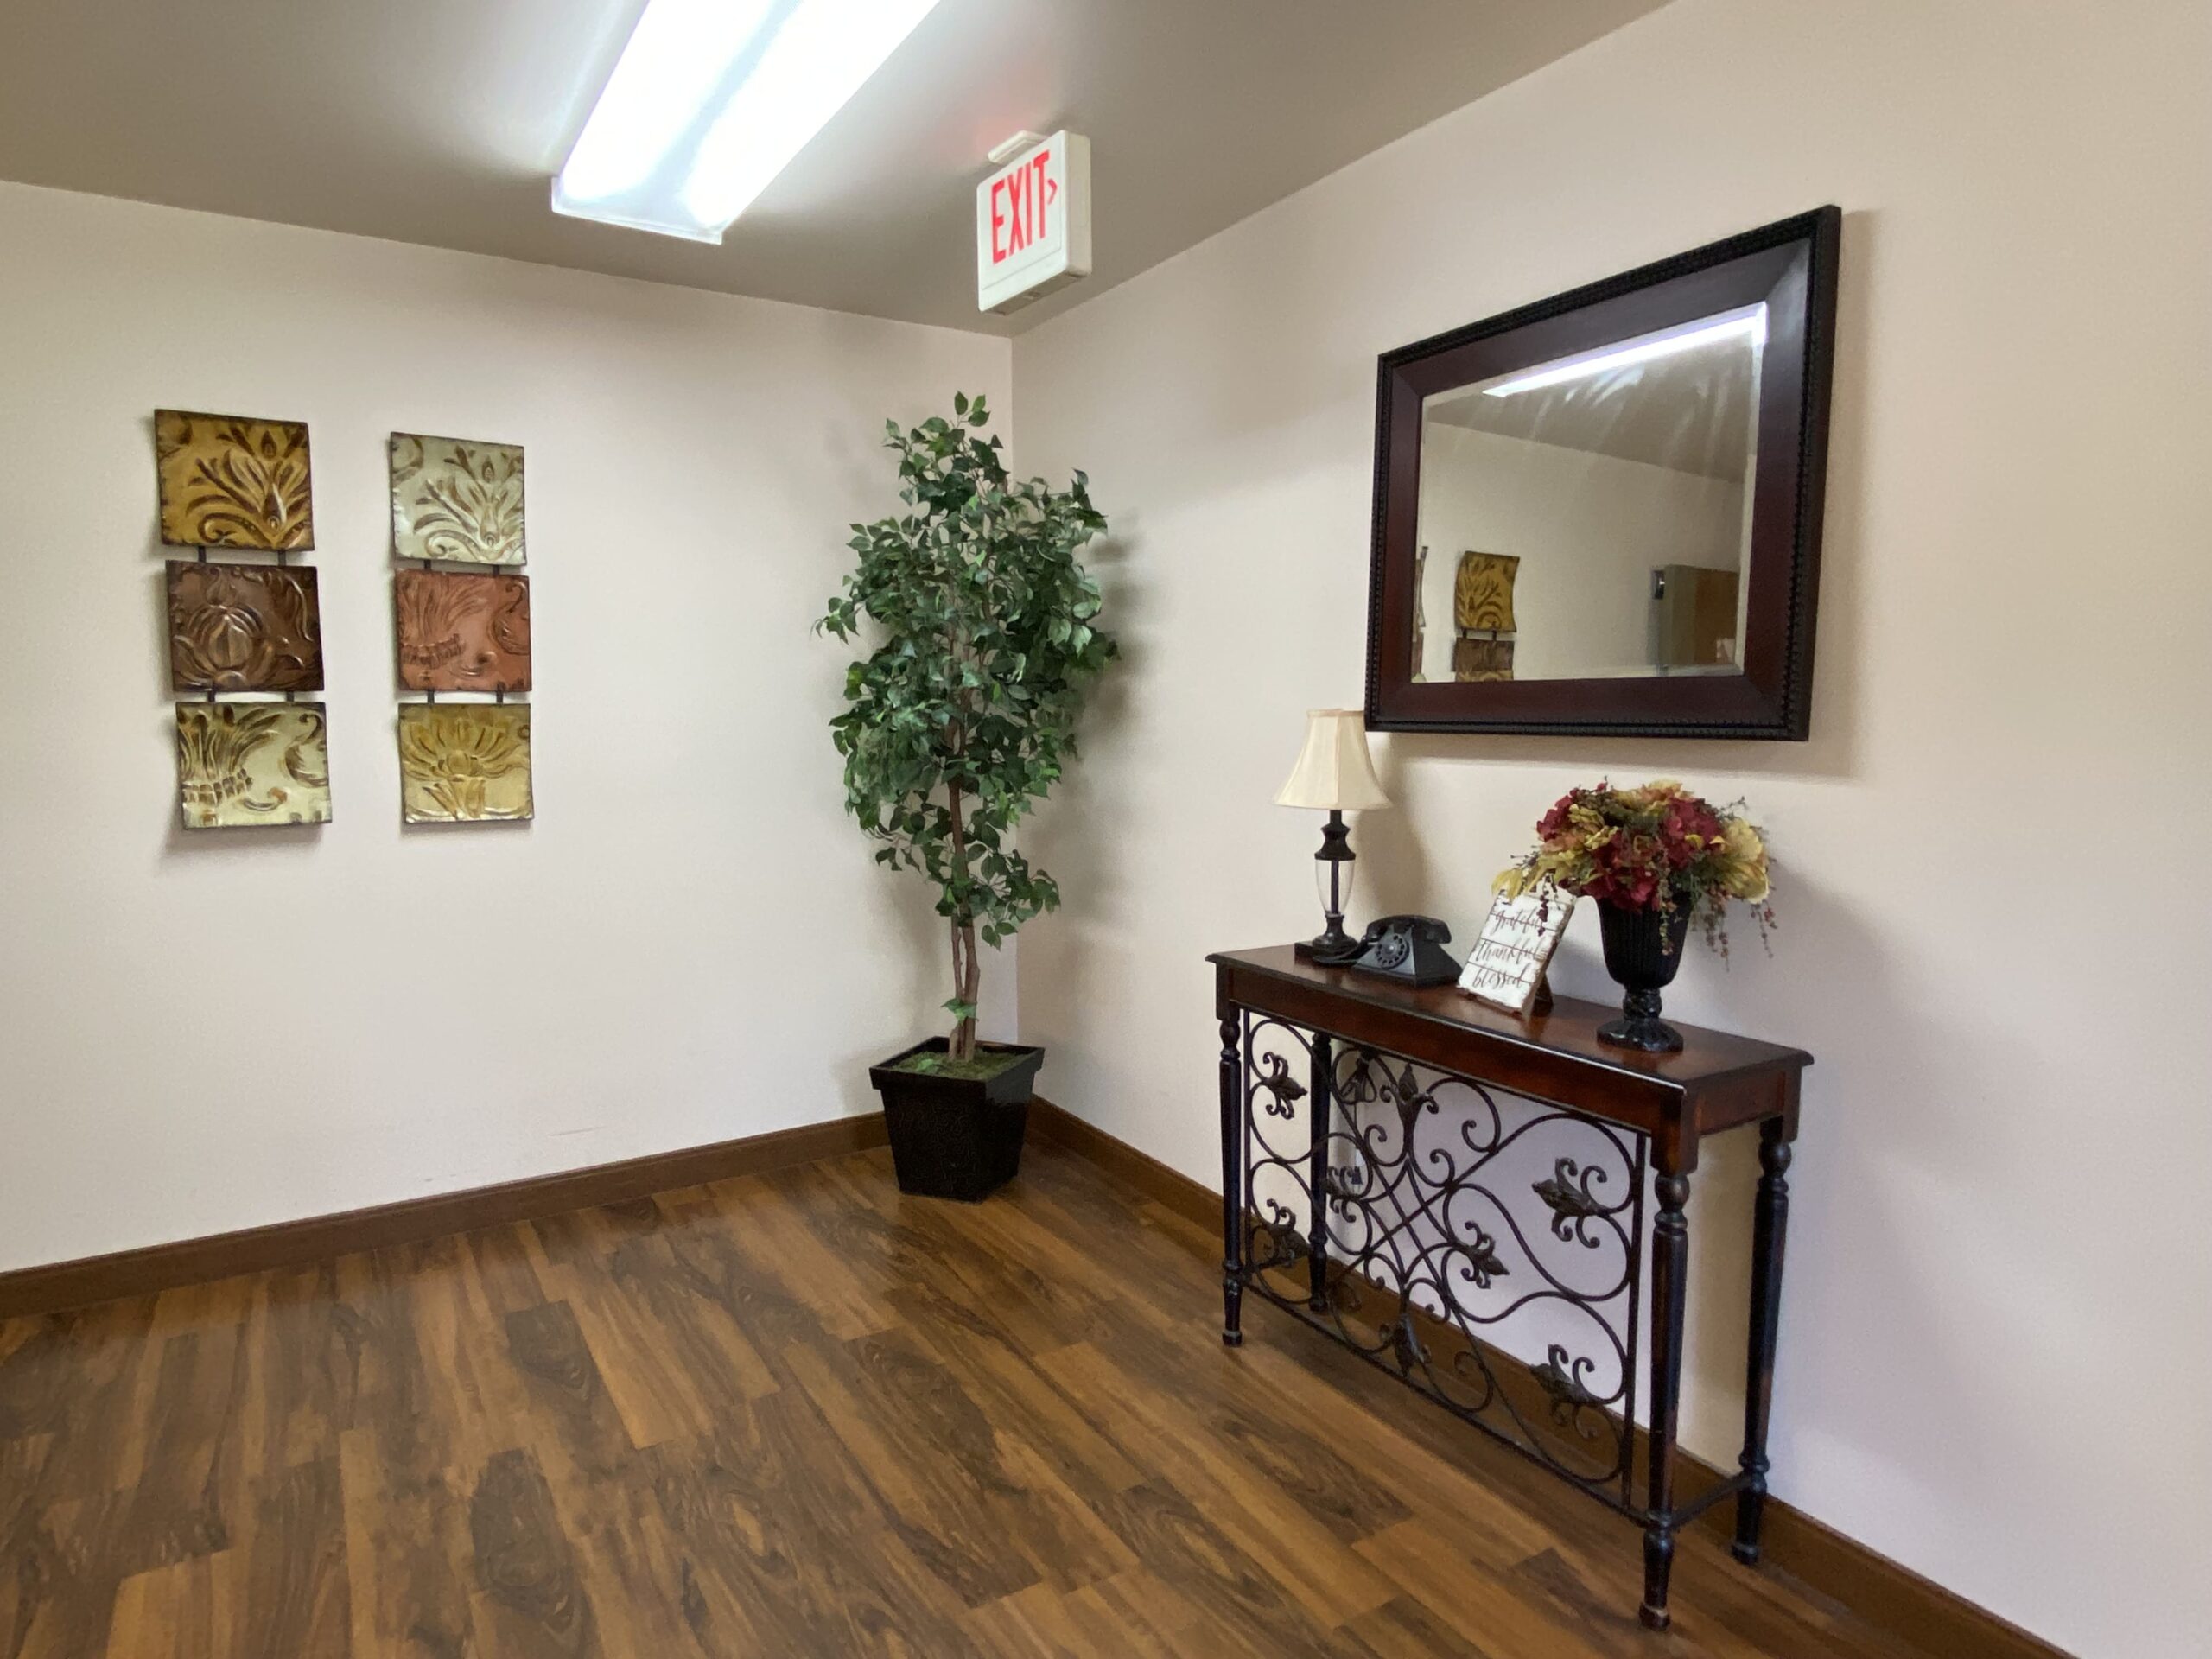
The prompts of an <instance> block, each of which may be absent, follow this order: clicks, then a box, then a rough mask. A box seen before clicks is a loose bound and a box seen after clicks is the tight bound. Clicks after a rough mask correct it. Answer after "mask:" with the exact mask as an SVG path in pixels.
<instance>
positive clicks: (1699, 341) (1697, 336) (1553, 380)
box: [1483, 303, 1766, 397]
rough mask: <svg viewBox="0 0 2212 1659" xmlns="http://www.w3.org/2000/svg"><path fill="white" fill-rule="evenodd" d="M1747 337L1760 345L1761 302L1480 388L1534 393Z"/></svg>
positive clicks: (1500, 393) (1496, 393) (1491, 393)
mask: <svg viewBox="0 0 2212 1659" xmlns="http://www.w3.org/2000/svg"><path fill="white" fill-rule="evenodd" d="M1739 335H1740V336H1743V337H1745V338H1748V339H1749V340H1751V344H1752V346H1755V347H1756V346H1764V345H1765V344H1766V307H1765V305H1764V303H1762V304H1758V305H1754V306H1751V307H1748V308H1745V309H1744V310H1741V311H1732V312H1729V313H1728V314H1726V315H1724V316H1719V317H1700V318H1699V319H1698V320H1697V321H1695V322H1686V323H1682V324H1680V325H1678V326H1677V327H1673V328H1662V329H1661V330H1659V331H1658V332H1657V333H1656V334H1643V335H1639V336H1638V337H1637V339H1635V340H1628V341H1626V342H1624V344H1622V345H1618V346H1604V347H1601V348H1600V349H1599V350H1597V351H1594V352H1584V353H1581V354H1580V356H1577V357H1563V358H1560V359H1559V360H1558V361H1557V362H1556V363H1545V364H1541V365H1538V366H1537V367H1535V368H1533V369H1529V370H1527V371H1525V372H1522V373H1520V374H1516V375H1515V376H1514V377H1513V378H1511V379H1510V380H1501V381H1499V382H1498V383H1497V385H1494V386H1484V388H1483V395H1484V397H1511V396H1512V395H1513V394H1514V393H1515V392H1516V391H1535V390H1537V389H1538V388H1539V387H1541V386H1555V385H1559V384H1560V382H1561V381H1564V380H1580V379H1581V378H1584V377H1585V376H1586V375H1592V374H1605V373H1609V372H1611V371H1612V370H1614V369H1624V368H1627V367H1628V366H1629V365H1630V364H1634V363H1649V362H1650V361H1651V360H1652V359H1655V358H1661V357H1672V356H1674V355H1675V353H1677V352H1688V351H1694V350H1696V349H1697V347H1699V346H1711V345H1713V344H1715V343H1717V342H1718V341H1720V340H1730V339H1733V338H1736V337H1738V336H1739Z"/></svg>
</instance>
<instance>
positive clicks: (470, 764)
mask: <svg viewBox="0 0 2212 1659" xmlns="http://www.w3.org/2000/svg"><path fill="white" fill-rule="evenodd" d="M534 810H536V808H535V804H534V803H533V802H532V800H531V779H530V705H529V704H528V703H522V702H509V703H492V702H403V703H402V704H400V705H399V812H400V817H402V818H404V820H405V821H406V822H407V823H485V822H490V821H493V820H499V819H515V818H527V817H531V814H532V813H533V811H534Z"/></svg>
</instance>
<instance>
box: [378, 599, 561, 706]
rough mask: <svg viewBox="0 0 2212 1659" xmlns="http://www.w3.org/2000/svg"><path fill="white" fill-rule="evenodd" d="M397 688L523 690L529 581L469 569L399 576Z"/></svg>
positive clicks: (527, 664)
mask: <svg viewBox="0 0 2212 1659" xmlns="http://www.w3.org/2000/svg"><path fill="white" fill-rule="evenodd" d="M392 600H393V608H394V610H395V611H396V612H397V614H398V619H399V683H400V684H402V685H404V686H405V687H406V688H407V689H408V690H410V691H527V690H530V578H529V577H528V576H518V575H507V574H505V573H504V572H496V571H490V570H485V571H476V570H402V571H400V572H398V573H397V575H395V576H394V577H393V578H392Z"/></svg>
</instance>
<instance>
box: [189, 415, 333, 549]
mask: <svg viewBox="0 0 2212 1659" xmlns="http://www.w3.org/2000/svg"><path fill="white" fill-rule="evenodd" d="M154 456H155V461H156V471H157V473H158V474H159V477H160V480H161V501H162V541H163V542H164V543H167V544H168V546H171V547H251V548H259V549H262V550H264V551H267V552H275V553H304V552H307V551H308V550H310V549H312V548H313V547H314V546H315V488H314V470H313V467H311V466H310V464H309V461H308V429H307V423H305V422H304V421H256V420H248V419H246V418H245V417H243V416H237V415H195V414H192V413H189V412H188V411H185V410H174V409H157V410H155V411H154Z"/></svg>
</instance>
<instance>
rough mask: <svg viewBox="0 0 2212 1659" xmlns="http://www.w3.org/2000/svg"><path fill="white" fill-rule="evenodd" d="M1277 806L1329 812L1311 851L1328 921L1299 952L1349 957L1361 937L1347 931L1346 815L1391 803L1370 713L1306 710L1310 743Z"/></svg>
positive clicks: (1328, 958)
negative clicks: (1378, 771) (1379, 770)
mask: <svg viewBox="0 0 2212 1659" xmlns="http://www.w3.org/2000/svg"><path fill="white" fill-rule="evenodd" d="M1275 804H1276V805H1277V806H1302V807H1305V808H1306V809H1308V810H1313V811H1321V812H1326V813H1327V814H1328V815H1329V821H1328V823H1325V824H1324V825H1323V826H1322V827H1321V850H1320V851H1319V852H1318V853H1316V854H1314V855H1313V886H1314V887H1315V889H1316V891H1317V892H1322V893H1323V896H1322V899H1321V905H1322V912H1323V914H1324V915H1325V916H1326V917H1327V918H1328V923H1329V925H1328V926H1327V927H1326V928H1325V929H1323V930H1322V931H1321V933H1320V934H1319V936H1318V937H1316V938H1311V939H1307V940H1306V941H1304V942H1303V943H1301V944H1300V945H1299V946H1298V947H1297V949H1298V954H1299V955H1300V956H1301V957H1306V958H1308V959H1310V960H1312V961H1315V962H1329V961H1333V960H1338V959H1341V958H1343V957H1349V956H1351V954H1352V953H1353V952H1354V951H1355V950H1358V949H1359V941H1358V940H1357V939H1355V938H1352V937H1351V934H1349V933H1347V932H1345V931H1344V906H1345V904H1346V903H1347V902H1348V901H1349V900H1350V899H1351V887H1352V875H1353V871H1352V868H1351V865H1352V850H1351V828H1350V827H1349V826H1348V825H1347V824H1346V823H1344V814H1345V813H1347V812H1366V811H1373V810H1376V808H1378V807H1384V806H1388V805H1389V804H1390V798H1389V796H1388V795H1385V794H1384V793H1383V785H1382V784H1381V783H1380V782H1379V781H1378V780H1377V779H1376V776H1375V762H1374V761H1373V760H1371V759H1370V758H1369V756H1368V753H1367V721H1366V717H1365V716H1364V715H1363V714H1361V712H1360V711H1359V710H1358V709H1307V710H1306V747H1304V748H1303V749H1300V751H1299V753H1298V764H1297V765H1296V766H1293V767H1292V768H1291V769H1290V779H1289V781H1288V782H1287V783H1286V784H1284V785H1283V786H1282V788H1281V791H1280V792H1278V793H1277V794H1276V796H1275ZM1324 869H1326V870H1327V872H1328V874H1327V879H1326V880H1325V881H1324V880H1323V876H1322V872H1323V870H1324Z"/></svg>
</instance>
